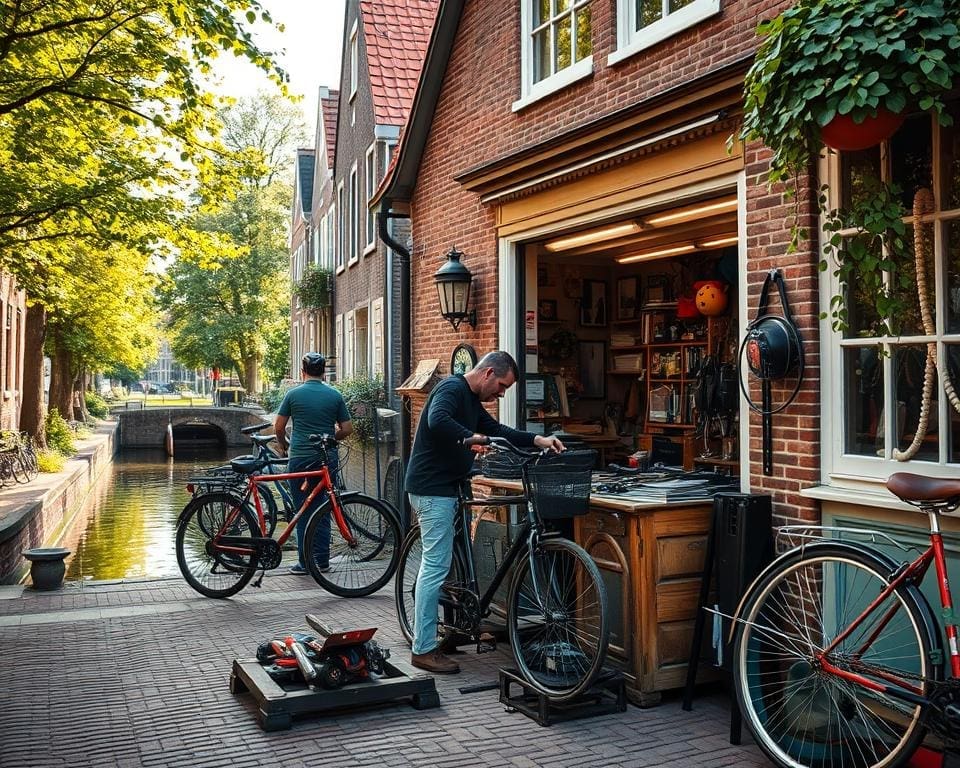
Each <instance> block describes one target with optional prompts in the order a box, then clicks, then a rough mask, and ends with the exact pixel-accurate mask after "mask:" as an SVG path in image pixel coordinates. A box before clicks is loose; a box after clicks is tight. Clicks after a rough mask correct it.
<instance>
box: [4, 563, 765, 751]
mask: <svg viewBox="0 0 960 768" xmlns="http://www.w3.org/2000/svg"><path fill="white" fill-rule="evenodd" d="M306 613H315V614H317V615H318V616H320V617H321V618H322V619H323V620H325V621H326V622H328V623H329V624H330V625H333V626H338V627H345V628H346V627H358V626H370V625H376V626H379V628H380V629H379V631H378V633H377V639H378V640H379V641H380V643H381V645H384V646H386V647H388V648H390V649H392V652H393V653H394V654H395V655H396V656H397V657H399V658H403V659H407V658H408V653H409V652H408V650H407V648H406V645H405V644H404V642H403V640H402V637H401V635H400V632H399V629H398V628H397V623H396V616H395V613H394V608H393V593H392V589H391V587H389V586H388V587H387V588H385V589H384V590H382V591H381V592H380V593H379V594H377V595H374V596H372V597H369V598H365V599H355V600H346V599H343V598H337V597H333V596H330V595H327V594H326V593H324V592H323V591H321V590H320V589H319V588H317V587H315V586H313V582H312V581H310V580H309V579H307V578H304V577H295V576H289V575H286V574H285V573H283V574H280V573H278V574H271V575H268V576H267V577H266V578H265V579H264V582H263V587H262V588H261V589H253V588H251V587H247V589H246V590H244V592H242V593H241V594H240V595H239V596H237V597H235V598H233V599H231V600H209V599H206V598H203V597H201V596H199V595H197V594H196V593H195V592H193V591H192V590H191V589H190V588H189V587H187V586H186V585H185V584H184V583H183V582H182V581H180V580H179V579H165V580H154V581H140V582H86V583H83V584H81V583H76V582H74V583H68V584H67V585H66V586H65V587H64V589H63V590H61V591H58V592H55V593H40V592H36V591H34V590H32V589H30V588H26V587H22V586H7V587H0V653H2V659H3V661H2V663H0V702H2V705H0V768H23V766H28V765H32V766H43V768H61V767H63V768H68V767H71V768H72V767H73V766H78V767H79V766H91V767H96V768H103V767H108V766H116V767H117V768H127V767H130V768H138V767H140V766H156V767H157V768H172V767H173V766H185V767H189V768H205V767H207V766H210V767H211V768H214V767H216V768H220V767H222V766H229V767H230V768H246V767H247V766H250V767H253V766H270V768H277V767H278V766H282V767H283V768H286V767H287V766H291V767H299V766H304V767H305V766H329V767H330V768H336V766H345V767H347V766H349V768H356V767H357V766H368V765H369V766H380V765H383V766H422V765H429V766H435V767H436V768H443V766H460V765H471V766H473V765H491V766H516V767H517V768H525V767H526V766H531V767H532V766H556V767H557V768H561V767H565V766H577V768H586V766H676V767H677V768H680V767H681V766H682V767H683V768H686V767H687V766H716V767H718V768H719V767H721V766H734V765H736V766H745V767H748V768H749V767H750V766H766V765H768V763H767V762H766V760H765V759H764V758H763V757H762V755H761V754H760V752H759V750H758V749H757V748H756V746H754V745H753V743H752V742H751V741H750V739H749V736H747V735H744V744H743V745H742V746H733V745H731V744H730V743H729V742H728V740H727V732H728V727H729V700H728V698H727V697H726V696H725V695H724V694H722V693H720V692H717V691H709V690H706V691H702V692H700V695H699V696H698V698H697V699H696V700H695V702H694V711H693V712H683V711H682V710H681V709H680V700H679V696H678V695H669V696H666V697H665V699H664V702H663V703H662V704H661V705H660V706H658V707H654V708H650V709H640V708H637V707H634V706H632V705H631V706H628V708H627V711H626V712H624V713H618V714H613V715H606V716H602V717H595V718H586V719H580V720H574V721H569V722H566V723H557V724H554V725H552V726H550V727H548V728H544V727H541V726H539V725H537V724H536V723H535V722H534V721H532V720H530V719H528V718H527V717H526V716H524V715H523V714H521V713H518V712H512V713H511V712H507V711H505V709H504V707H503V705H501V704H500V703H499V701H498V693H497V691H495V690H493V691H484V692H480V693H471V694H466V695H464V694H461V693H459V691H458V688H459V687H461V686H466V685H476V684H480V683H488V682H493V681H494V680H496V677H497V670H498V668H500V667H501V666H509V649H508V648H507V646H506V645H501V647H500V648H499V649H498V650H497V651H496V652H494V653H488V654H483V655H481V656H477V655H476V654H475V653H474V651H473V650H472V649H469V650H467V652H466V653H464V654H462V655H460V656H459V657H458V658H459V661H460V663H461V666H462V668H463V672H462V673H461V674H459V675H454V676H449V677H438V678H437V690H438V692H439V693H440V698H441V706H440V708H437V709H431V710H423V711H417V710H415V709H413V708H412V707H411V706H410V705H409V703H407V702H406V701H403V700H398V701H397V702H393V703H390V704H386V705H381V706H378V707H376V708H373V709H367V710H357V711H350V712H340V713H337V714H335V715H330V714H321V715H315V716H304V717H301V718H297V719H295V720H294V723H293V727H292V728H291V729H290V730H287V731H276V732H272V733H268V732H265V731H262V730H261V729H260V727H259V726H258V724H257V720H256V717H255V714H254V713H255V706H254V703H253V699H252V697H250V696H249V695H233V694H231V693H230V691H229V677H230V670H231V665H232V661H233V659H234V658H247V657H250V656H252V655H253V653H254V651H255V649H256V646H257V644H258V643H259V642H260V641H262V640H266V639H269V638H271V637H276V636H278V635H282V634H286V633H287V632H290V631H298V630H300V631H307V627H306V624H305V622H304V620H303V617H304V614H306Z"/></svg>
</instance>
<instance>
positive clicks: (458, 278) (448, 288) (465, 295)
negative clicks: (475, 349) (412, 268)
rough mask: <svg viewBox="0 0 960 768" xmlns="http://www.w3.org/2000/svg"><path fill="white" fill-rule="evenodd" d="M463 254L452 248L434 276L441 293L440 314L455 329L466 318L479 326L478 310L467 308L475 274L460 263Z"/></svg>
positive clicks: (475, 325) (474, 325) (438, 291)
mask: <svg viewBox="0 0 960 768" xmlns="http://www.w3.org/2000/svg"><path fill="white" fill-rule="evenodd" d="M462 256H463V253H462V252H460V251H458V250H457V248H456V246H454V247H453V248H451V249H450V252H449V253H448V254H447V261H446V263H444V265H443V266H442V267H440V269H438V270H437V272H436V274H435V275H434V276H433V279H434V280H435V281H436V283H437V293H439V294H440V314H441V315H443V316H444V317H445V318H446V319H447V320H449V321H450V325H452V326H453V330H457V329H458V328H459V327H460V323H462V322H463V321H464V320H466V321H467V322H468V323H470V325H471V327H473V328H476V327H477V310H476V309H470V310H468V309H467V307H468V306H469V304H470V284H471V283H472V282H473V275H472V274H470V270H469V269H467V268H466V267H465V266H464V265H463V264H461V263H460V259H461V257H462Z"/></svg>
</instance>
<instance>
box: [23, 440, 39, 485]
mask: <svg viewBox="0 0 960 768" xmlns="http://www.w3.org/2000/svg"><path fill="white" fill-rule="evenodd" d="M20 463H21V464H23V468H24V469H25V470H26V473H27V482H30V481H31V480H33V479H35V478H36V476H37V474H38V473H39V472H40V467H39V465H38V464H37V455H36V454H35V453H34V452H33V447H32V446H27V445H21V446H20Z"/></svg>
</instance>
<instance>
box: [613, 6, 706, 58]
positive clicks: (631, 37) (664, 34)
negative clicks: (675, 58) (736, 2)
mask: <svg viewBox="0 0 960 768" xmlns="http://www.w3.org/2000/svg"><path fill="white" fill-rule="evenodd" d="M718 13H720V0H617V49H616V50H615V51H614V52H613V53H611V54H610V56H608V57H607V64H616V63H617V62H618V61H623V60H624V59H626V58H627V57H629V56H632V55H633V54H635V53H637V52H638V51H642V50H643V49H644V48H649V47H650V46H652V45H656V44H657V43H659V42H661V41H663V40H666V39H667V38H668V37H670V36H672V35H675V34H677V32H682V31H683V30H685V29H687V28H689V27H692V26H694V25H695V24H699V23H700V22H701V21H703V20H704V19H708V18H710V17H711V16H715V15H716V14H718Z"/></svg>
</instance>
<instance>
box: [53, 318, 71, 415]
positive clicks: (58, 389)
mask: <svg viewBox="0 0 960 768" xmlns="http://www.w3.org/2000/svg"><path fill="white" fill-rule="evenodd" d="M52 340H53V344H52V347H53V350H52V352H53V354H51V355H50V410H51V411H52V410H53V409H54V408H56V409H57V410H58V411H59V412H60V415H61V416H63V418H64V419H66V420H67V421H73V420H74V415H73V374H72V373H71V371H70V367H71V366H70V353H69V352H68V351H67V350H66V349H65V348H64V346H63V344H62V343H61V341H60V339H58V338H57V335H56V331H54V332H53V334H52Z"/></svg>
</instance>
